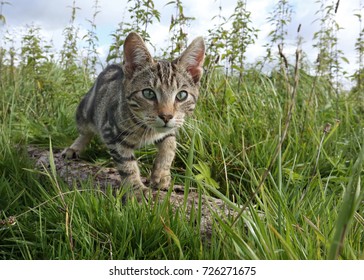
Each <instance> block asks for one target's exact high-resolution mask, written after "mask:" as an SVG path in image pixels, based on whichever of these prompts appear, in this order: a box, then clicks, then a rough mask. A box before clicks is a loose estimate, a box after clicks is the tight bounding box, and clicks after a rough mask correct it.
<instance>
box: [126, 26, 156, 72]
mask: <svg viewBox="0 0 364 280" xmlns="http://www.w3.org/2000/svg"><path fill="white" fill-rule="evenodd" d="M151 63H153V58H152V56H151V54H150V53H149V51H148V49H147V46H146V45H145V43H144V41H143V39H142V37H140V36H139V35H138V34H137V33H135V32H131V33H130V34H129V35H128V37H126V39H125V42H124V70H125V75H126V76H128V77H132V76H133V75H134V73H135V71H137V70H140V69H142V68H144V67H145V66H146V65H147V64H151Z"/></svg>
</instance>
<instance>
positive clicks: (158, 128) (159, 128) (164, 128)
mask: <svg viewBox="0 0 364 280" xmlns="http://www.w3.org/2000/svg"><path fill="white" fill-rule="evenodd" d="M173 129H175V127H171V126H167V125H164V126H155V127H154V130H155V131H156V132H158V133H163V132H168V131H171V130H173Z"/></svg>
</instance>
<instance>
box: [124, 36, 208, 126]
mask: <svg viewBox="0 0 364 280" xmlns="http://www.w3.org/2000/svg"><path fill="white" fill-rule="evenodd" d="M204 57H205V44H204V41H203V39H202V37H198V38H196V39H195V40H193V41H192V43H191V44H190V45H189V46H188V47H187V49H186V50H185V51H184V52H183V53H182V54H181V56H180V57H178V58H177V59H175V60H173V61H165V60H159V61H156V60H154V59H153V58H152V56H151V54H150V53H149V51H148V49H147V47H146V45H145V43H144V42H143V40H142V38H141V37H140V36H139V35H138V34H136V33H130V34H129V35H128V37H127V38H126V40H125V43H124V64H123V69H124V75H125V78H124V94H125V101H126V102H127V104H128V107H129V109H130V111H131V112H132V114H134V116H136V117H137V118H138V119H139V120H140V122H142V123H143V124H144V125H147V126H148V127H149V128H152V129H154V130H155V131H157V132H161V133H163V132H167V131H170V130H173V129H176V128H178V127H180V126H182V124H183V122H184V119H185V116H186V115H189V114H191V113H192V112H193V110H194V109H195V106H196V102H197V98H198V89H199V85H200V79H201V76H202V72H203V69H202V65H203V61H204Z"/></svg>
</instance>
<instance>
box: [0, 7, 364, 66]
mask: <svg viewBox="0 0 364 280" xmlns="http://www.w3.org/2000/svg"><path fill="white" fill-rule="evenodd" d="M6 1H8V2H10V3H11V5H6V6H4V7H3V14H4V15H5V17H6V20H7V24H6V25H5V26H3V27H2V28H1V29H0V36H1V35H4V33H5V32H6V30H8V31H9V33H10V34H11V36H12V37H13V38H15V40H18V41H19V38H20V37H21V34H22V32H24V29H25V26H26V25H27V24H28V25H29V24H35V25H37V26H40V27H41V30H42V36H43V37H44V38H45V39H46V40H50V39H51V40H52V42H53V44H54V47H55V48H56V49H59V48H61V46H62V43H63V36H62V31H63V29H64V28H65V27H66V25H67V24H68V23H69V19H70V13H71V9H70V8H69V6H71V5H72V2H73V0H6ZM329 1H331V0H329ZM329 1H328V2H329ZM167 2H169V1H167V0H154V3H155V5H156V8H157V9H159V11H160V12H161V14H162V18H161V22H160V23H155V24H154V25H153V26H151V28H150V29H149V33H150V34H151V38H152V39H151V40H152V42H153V44H154V45H156V46H157V48H158V46H165V45H166V42H167V40H168V35H169V34H168V27H169V21H170V17H171V13H172V12H173V10H172V8H171V7H166V6H165V3H167ZM247 2H248V6H247V8H248V10H249V11H251V13H252V14H251V16H252V22H253V25H254V27H255V28H257V29H259V30H260V32H259V37H258V40H257V41H256V43H255V44H254V46H251V47H250V48H249V49H248V52H247V57H248V61H250V62H254V61H255V60H256V59H257V58H259V57H261V56H263V55H264V48H263V45H264V44H265V43H266V38H267V34H268V33H269V31H270V30H271V29H272V27H271V26H270V25H269V23H267V17H268V16H269V12H271V11H272V8H273V5H274V3H276V1H273V0H248V1H247ZM360 2H362V3H363V2H364V0H362V1H360V0H345V1H341V3H340V7H339V10H338V14H337V20H338V23H339V25H340V26H341V27H342V28H343V29H342V30H341V31H340V32H339V34H338V36H339V49H341V50H342V51H343V52H344V54H345V56H346V57H347V58H348V59H349V61H350V65H343V66H345V69H347V70H348V71H349V72H352V71H353V70H355V69H356V67H357V66H356V65H357V64H356V55H355V51H354V44H355V40H356V38H357V37H358V34H359V23H358V20H357V18H356V17H355V16H354V15H353V14H354V13H355V9H358V8H359V5H360ZM183 3H184V6H185V14H186V15H187V16H193V17H195V18H196V20H195V21H194V22H193V24H192V26H191V27H190V28H189V30H188V32H189V38H190V39H191V40H192V39H193V38H194V37H195V36H199V35H203V36H206V35H207V30H208V29H210V28H212V27H213V22H212V20H211V19H212V17H213V16H215V15H217V14H218V7H219V5H220V4H221V5H222V7H223V11H222V12H223V14H224V15H226V16H229V15H231V14H232V13H233V10H234V8H235V5H236V0H183ZM290 3H291V5H293V9H294V14H293V16H292V18H293V20H292V22H291V24H290V26H289V34H288V40H287V43H288V44H287V47H286V52H287V53H293V52H294V50H295V48H296V47H295V45H294V41H295V37H296V30H297V27H298V25H299V24H302V29H301V35H303V36H304V44H303V50H304V52H305V53H306V54H307V55H308V57H309V59H310V60H311V61H314V59H315V58H316V56H317V52H316V50H314V49H313V48H312V44H313V41H312V38H313V34H314V32H315V31H317V30H318V26H317V23H314V20H315V18H317V15H315V13H316V12H317V10H318V8H319V4H317V3H316V0H306V1H302V0H301V1H300V0H291V1H290ZM93 4H94V1H93V0H76V5H77V6H78V7H79V8H80V9H79V10H78V11H77V21H76V24H77V26H78V27H79V29H80V35H81V36H82V34H85V32H86V30H87V29H88V27H89V23H88V22H87V21H86V19H91V18H92V14H93V8H92V6H93ZM99 5H100V6H101V12H100V13H99V14H98V16H97V18H96V24H97V35H98V37H99V40H100V42H99V48H98V51H99V53H100V59H101V62H103V63H105V57H106V55H107V51H108V48H109V45H110V43H111V41H112V39H111V37H110V34H111V33H112V32H113V31H114V30H115V29H116V28H117V25H118V23H119V22H120V21H122V20H123V18H125V19H127V18H128V14H127V12H126V11H125V7H126V5H127V0H100V1H99ZM363 16H364V15H363Z"/></svg>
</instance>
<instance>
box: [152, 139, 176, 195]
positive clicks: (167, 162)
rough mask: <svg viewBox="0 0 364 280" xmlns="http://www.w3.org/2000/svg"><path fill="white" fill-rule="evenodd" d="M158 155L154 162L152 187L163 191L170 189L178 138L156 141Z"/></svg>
mask: <svg viewBox="0 0 364 280" xmlns="http://www.w3.org/2000/svg"><path fill="white" fill-rule="evenodd" d="M156 145H157V149H158V153H157V156H156V159H155V161H154V165H153V170H152V176H151V185H152V187H157V188H159V189H162V190H166V189H168V188H169V186H170V183H171V165H172V162H173V159H174V156H175V152H176V137H175V135H173V134H169V135H166V136H165V137H163V138H162V139H160V140H158V141H156Z"/></svg>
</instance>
